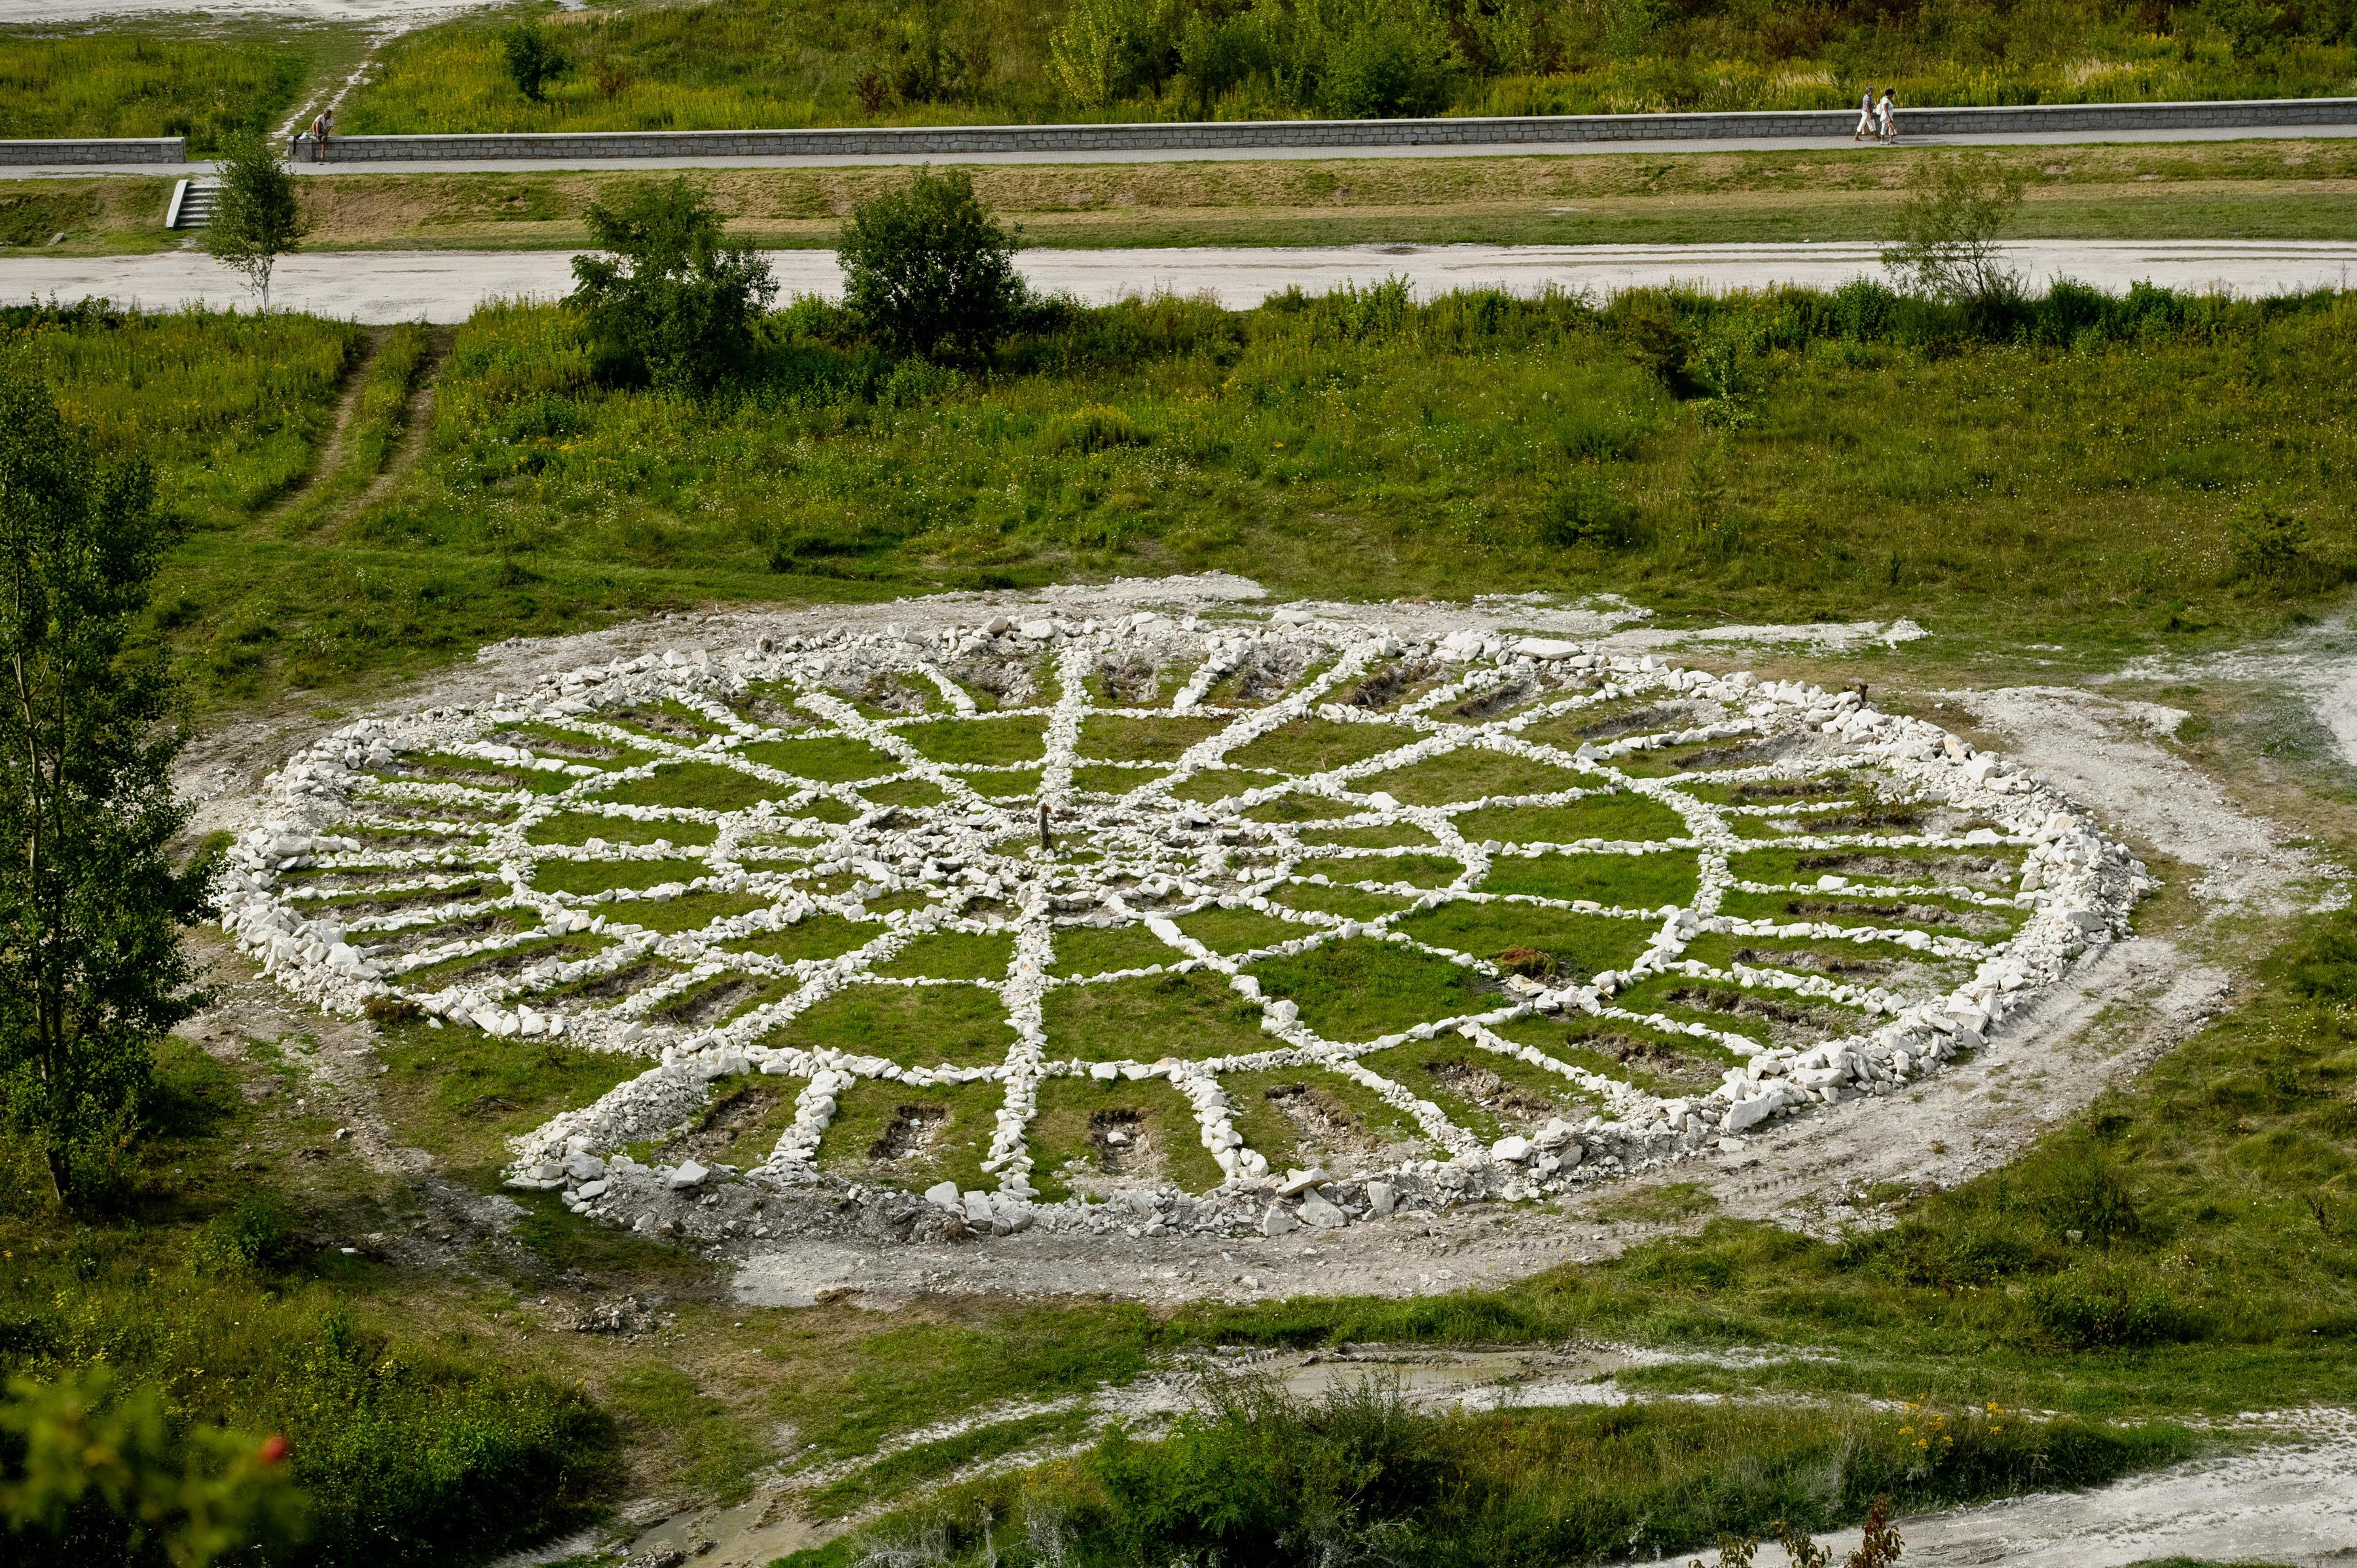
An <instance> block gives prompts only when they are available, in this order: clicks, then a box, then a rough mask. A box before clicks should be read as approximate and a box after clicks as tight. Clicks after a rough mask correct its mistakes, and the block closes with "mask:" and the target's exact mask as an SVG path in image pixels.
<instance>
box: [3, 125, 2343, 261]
mask: <svg viewBox="0 0 2357 1568" xmlns="http://www.w3.org/2000/svg"><path fill="white" fill-rule="evenodd" d="M1935 156H1943V155H1941V154H1940V153H1938V152H1936V151H1934V150H1933V149H1929V148H1924V149H1906V148H1902V149H1900V150H1898V151H1896V152H1889V151H1884V150H1880V149H1873V148H1867V149H1858V150H1852V149H1848V148H1841V149H1835V150H1832V151H1827V150H1824V149H1811V150H1796V151H1792V152H1770V153H1732V152H1730V153H1706V154H1691V153H1689V154H1677V155H1649V154H1600V155H1581V156H1563V155H1555V156H1539V155H1534V156H1526V157H1486V158H1484V157H1473V158H1341V159H1318V160H1269V161H1265V162H1237V163H1210V162H1206V163H1167V164H991V165H983V166H976V167H975V168H974V171H973V172H974V185H975V188H976V189H977V191H978V192H979V193H980V194H981V196H982V198H983V199H984V200H985V201H986V202H988V203H990V205H991V206H992V207H993V208H995V209H996V210H997V211H999V212H1000V213H1001V214H1003V215H1004V216H1006V218H1008V219H1010V220H1014V221H1015V222H1017V223H1019V224H1020V225H1021V226H1022V229H1023V232H1024V234H1025V236H1026V238H1027V240H1028V242H1030V243H1033V244H1039V245H1057V246H1080V247H1093V246H1119V245H1179V244H1209V243H1222V244H1337V243H1343V242H1422V243H1440V242H1452V241H1487V242H1501V243H1507V242H1522V243H1542V242H1543V243H1553V244H1581V243H1641V242H1663V243H1667V242H1725V241H1729V240H1835V239H1859V238H1865V239H1874V238H1878V237H1880V236H1881V235H1882V234H1883V233H1885V232H1886V231H1888V229H1889V221H1890V218H1891V215H1892V214H1893V213H1895V211H1896V210H1897V208H1898V205H1899V203H1900V200H1901V199H1902V198H1903V194H1904V188H1905V186H1906V182H1907V177H1908V175H1909V173H1910V171H1911V170H1913V169H1914V168H1916V167H1918V166H1920V165H1921V163H1922V162H1923V160H1925V159H1926V158H1930V157H1935ZM2000 156H2004V157H2006V158H2007V159H2008V160H2009V161H2013V162H2016V163H2018V164H2019V165H2021V166H2023V167H2024V169H2025V172H2026V173H2027V174H2028V175H2029V179H2030V182H2031V183H2030V186H2029V195H2028V199H2027V201H2026V203H2025V205H2024V207H2023V209H2022V210H2021V212H2020V214H2019V216H2018V220H2017V222H2016V231H2017V232H2018V233H2019V234H2020V235H2021V236H2023V237H2024V238H2065V237H2069V238H2085V239H2103V238H2119V239H2163V238H2180V239H2208V238H2223V237H2228V236H2237V237H2244V238H2257V239H2337V238H2345V237H2348V236H2350V235H2352V234H2357V139H2349V140H2340V139H2330V138H2319V139H2318V140H2315V141H2281V142H2227V143H2177V144H2160V145H2116V146H2112V145H2103V146H2074V147H2064V148H2055V147H2020V148H2011V149H2006V150H2005V151H2004V152H2003V153H2002V154H2001V155H2000ZM664 172H665V173H666V174H667V173H668V171H664ZM644 177H646V176H644V175H640V174H638V173H635V172H631V171H608V170H598V171H586V170H575V171H551V172H549V173H545V174H539V173H533V174H504V173H489V172H486V173H480V174H472V173H456V174H430V175H418V174H389V173H388V174H377V173H358V172H354V173H349V174H336V175H333V176H330V177H323V178H319V179H316V180H307V181H306V182H305V184H304V200H305V208H306V210H307V215H308V216H309V218H310V220H311V223H312V236H311V239H310V242H309V243H310V244H311V245H312V246H313V247H314V248H320V249H374V248H380V247H382V248H387V249H415V248H432V249H442V248H463V249H478V248H480V249H511V248H516V249H537V248H543V247H550V248H554V247H565V246H573V245H580V244H584V243H586V242H587V230H586V228H585V227H584V226H583V223H582V220H581V214H582V212H583V210H584V209H586V208H587V206H588V205H589V203H590V202H592V201H593V200H596V199H598V198H599V196H600V195H601V194H608V193H611V192H613V191H614V190H616V189H617V188H619V187H621V186H623V185H626V184H629V183H630V182H632V181H635V180H638V179H641V178H644ZM701 178H702V180H703V181H704V183H705V185H706V186H707V187H708V188H709V189H710V190H711V192H712V195H713V198H714V199H715V200H716V202H717V203H718V205H719V206H720V208H721V209H722V211H724V212H725V213H726V214H727V216H728V219H729V221H730V225H731V227H732V229H733V230H734V231H736V232H737V233H740V234H742V235H744V236H745V237H747V238H748V239H751V240H754V241H757V242H760V243H762V244H765V245H774V246H780V247H801V246H823V245H826V244H830V243H832V242H833V241H834V234H835V231H836V229H837V228H838V227H839V225H840V224H841V222H842V220H843V218H844V216H845V214H846V213H848V212H849V211H850V210H851V209H852V207H853V206H854V205H855V204H856V203H857V202H859V201H862V200H865V199H867V198H869V197H871V196H874V195H876V194H877V192H879V191H882V190H886V189H888V188H892V187H894V186H896V185H898V184H899V183H901V182H902V181H904V180H906V179H907V178H908V171H907V170H906V169H902V168H896V167H846V168H791V169H781V168H716V169H710V170H706V171H704V172H703V174H702V175H701ZM170 191H171V187H170V184H169V182H167V181H165V180H160V179H151V178H144V177H141V178H113V179H91V180H86V181H40V182H34V181H23V182H5V183H0V240H5V241H7V242H9V243H12V244H27V243H35V244H47V243H48V239H49V236H51V235H52V234H56V233H63V234H64V236H65V239H64V241H63V242H62V244H61V245H60V247H59V248H60V249H63V250H66V251H78V252H91V251H96V252H121V251H134V250H153V249H158V248H161V247H163V246H165V245H166V244H167V243H171V242H174V237H173V236H168V235H167V234H166V233H165V231H163V229H162V227H161V223H162V212H163V209H164V205H165V203H166V202H167V200H168V199H169V197H170ZM36 208H38V213H37V212H36V210H35V209H36ZM151 209H152V210H151ZM36 230H38V231H39V232H38V234H36V233H35V232H34V231H36Z"/></svg>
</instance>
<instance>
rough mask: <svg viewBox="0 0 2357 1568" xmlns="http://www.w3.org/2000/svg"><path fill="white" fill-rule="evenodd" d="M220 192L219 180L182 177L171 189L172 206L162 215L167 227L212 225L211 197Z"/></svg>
mask: <svg viewBox="0 0 2357 1568" xmlns="http://www.w3.org/2000/svg"><path fill="white" fill-rule="evenodd" d="M220 194H221V182H220V181H218V180H210V179H184V180H182V181H181V182H180V183H179V184H178V185H177V186H175V187H174V188H173V189H172V208H171V210H170V211H168V212H167V213H166V214H165V215H164V227H165V228H167V229H206V228H210V227H211V225H212V220H213V199H214V198H215V197H217V196H219V195H220Z"/></svg>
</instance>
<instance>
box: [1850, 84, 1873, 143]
mask: <svg viewBox="0 0 2357 1568" xmlns="http://www.w3.org/2000/svg"><path fill="white" fill-rule="evenodd" d="M1873 134H1874V89H1872V88H1871V87H1869V88H1867V90H1866V91H1864V92H1861V93H1859V94H1858V95H1857V130H1855V131H1852V132H1851V133H1850V134H1849V139H1850V140H1851V141H1853V142H1863V141H1864V140H1866V139H1867V137H1868V136H1871V135H1873Z"/></svg>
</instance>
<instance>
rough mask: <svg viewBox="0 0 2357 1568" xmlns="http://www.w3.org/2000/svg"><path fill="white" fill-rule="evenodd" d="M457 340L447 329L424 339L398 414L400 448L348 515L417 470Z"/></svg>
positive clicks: (366, 505)
mask: <svg viewBox="0 0 2357 1568" xmlns="http://www.w3.org/2000/svg"><path fill="white" fill-rule="evenodd" d="M457 336H458V334H457V330H456V329H455V328H448V327H437V328H435V329H434V332H433V334H432V335H431V336H430V337H429V338H427V339H426V345H425V359H424V360H422V361H421V362H420V363H419V364H418V367H417V371H416V374H415V375H414V376H413V377H412V378H411V380H410V383H409V401H408V403H405V404H404V405H403V408H402V411H401V446H400V447H399V449H398V450H396V451H395V452H394V453H393V459H392V461H390V462H388V463H386V464H385V466H384V470H383V472H382V473H380V474H378V475H377V477H376V478H374V479H373V480H371V481H370V484H369V488H368V489H365V490H362V491H361V494H360V499H357V500H355V501H353V502H352V504H351V507H350V513H351V515H353V516H358V515H359V514H360V513H361V512H364V511H366V510H368V509H369V508H370V507H372V506H374V505H375V504H376V503H377V502H379V501H381V500H382V499H384V498H385V497H386V496H387V495H389V494H391V493H392V490H393V486H394V485H396V484H398V483H399V482H400V481H401V478H402V477H403V476H404V475H405V474H407V473H408V472H409V470H410V469H412V468H414V467H417V460H418V458H420V457H421V456H425V442H426V438H427V437H428V436H430V435H433V433H434V388H435V381H436V377H437V376H438V375H439V373H440V371H441V369H442V361H443V360H444V359H445V358H447V356H448V354H449V352H450V344H451V342H452V341H453V340H454V339H455V338H457Z"/></svg>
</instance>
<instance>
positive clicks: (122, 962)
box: [0, 374, 208, 1204]
mask: <svg viewBox="0 0 2357 1568" xmlns="http://www.w3.org/2000/svg"><path fill="white" fill-rule="evenodd" d="M153 494H154V482H153V480H152V479H151V478H149V476H148V474H147V471H146V469H145V467H142V466H140V465H137V464H129V465H122V466H105V465H102V464H101V463H100V462H99V461H98V458H97V456H96V455H95V454H94V453H93V451H92V449H91V446H90V444H89V442H87V441H86V440H84V439H83V438H82V437H81V436H80V435H77V434H76V433H75V432H73V431H72V430H70V429H69V428H68V427H67V426H66V424H65V423H64V421H63V420H61V419H60V418H59V414H58V411H57V409H56V408H55V407H54V406H53V405H52V404H51V403H50V402H49V399H48V394H47V393H46V392H44V391H43V390H42V389H41V388H40V387H39V386H38V383H36V382H34V381H31V380H30V379H29V378H27V377H25V376H23V375H22V374H16V375H9V376H6V377H5V378H0V681H5V683H6V686H5V694H0V1086H5V1102H6V1108H7V1111H8V1113H9V1115H10V1116H11V1118H12V1119H13V1120H14V1121H15V1122H16V1125H17V1127H18V1129H19V1131H20V1132H24V1133H30V1134H31V1135H32V1136H34V1137H35V1138H36V1139H37V1140H38V1143H39V1144H40V1145H41V1148H42V1152H43V1154H44V1155H45V1157H46V1158H47V1160H48V1169H49V1180H50V1183H51V1185H52V1186H53V1187H54V1188H55V1189H56V1192H57V1195H58V1197H59V1201H61V1202H65V1203H69V1204H70V1203H73V1202H74V1201H76V1199H77V1197H80V1196H82V1195H83V1188H84V1187H85V1186H87V1185H91V1184H89V1183H88V1182H87V1181H86V1179H85V1178H86V1177H87V1176H93V1175H96V1174H99V1172H98V1170H97V1169H96V1168H95V1167H100V1166H102V1165H103V1164H104V1163H105V1162H106V1161H107V1160H109V1159H110V1158H111V1157H112V1156H113V1155H115V1154H117V1153H119V1151H120V1150H121V1148H122V1147H123V1146H124V1144H127V1143H128V1141H129V1138H130V1136H131V1134H132V1132H133V1130H134V1129H135V1126H136V1118H137V1114H138V1106H139V1100H140V1096H141V1093H142V1091H143V1090H145V1086H146V1084H147V1082H148V1079H149V1076H150V1072H151V1068H152V1052H153V1047H154V1045H155V1042H156V1038H157V1037H158V1036H161V1035H162V1034H163V1032H164V1031H165V1030H167V1029H168V1028H170V1027H171V1026H173V1025H174V1024H177V1023H178V1022H179V1021H180V1020H181V1019H182V1018H185V1017H187V1016H188V1014H189V1013H190V1012H191V1011H192V1010H193V1008H194V1004H193V1002H192V1000H191V999H190V997H189V995H188V982H189V978H190V975H189V968H188V960H187V957H186V956H185V955H184V954H183V953H182V951H181V949H180V927H181V926H183V925H185V924H187V923H188V922H189V921H191V920H193V919H195V918H197V917H198V916H199V915H200V914H201V913H203V911H204V908H205V906H206V901H207V899H206V882H207V880H208V878H207V874H206V870H205V869H204V868H197V869H191V870H188V871H186V872H176V871H175V870H173V868H172V866H171V865H170V863H169V862H168V861H167V859H166V858H165V854H164V849H165V845H166V843H167V842H168V841H169V840H170V839H171V837H172V835H173V834H175V833H176V832H178V831H179V829H180V827H181V825H182V824H183V823H184V822H186V821H187V820H188V811H187V810H186V808H184V807H183V806H181V805H180V803H179V802H178V800H177V799H176V798H175V797H174V795H173V792H172V763H173V759H174V758H175V757H178V755H179V752H180V747H181V746H182V745H183V744H184V738H185V737H184V736H182V735H181V734H180V732H179V730H178V726H177V725H173V724H172V723H170V722H169V720H170V719H171V716H172V703H173V687H172V684H171V682H170V679H169V677H168V675H167V672H166V671H164V670H163V669H161V668H160V667H159V666H158V665H156V664H155V663H153V662H141V661H138V660H134V659H132V658H130V657H128V656H127V653H126V647H125V644H126V640H127V638H128V636H129V633H130V631H131V628H132V623H133V621H134V619H135V618H136V617H137V616H138V615H139V614H140V612H141V611H142V610H143V609H145V607H146V604H147V597H148V590H149V585H150V584H151V582H152V580H153V579H154V576H155V573H156V557H157V555H158V553H160V551H161V549H162V547H163V544H164V542H165V530H164V529H163V527H162V526H161V525H160V524H159V523H158V522H157V521H156V515H155V511H154V509H153V506H152V504H151V502H152V497H153Z"/></svg>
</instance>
